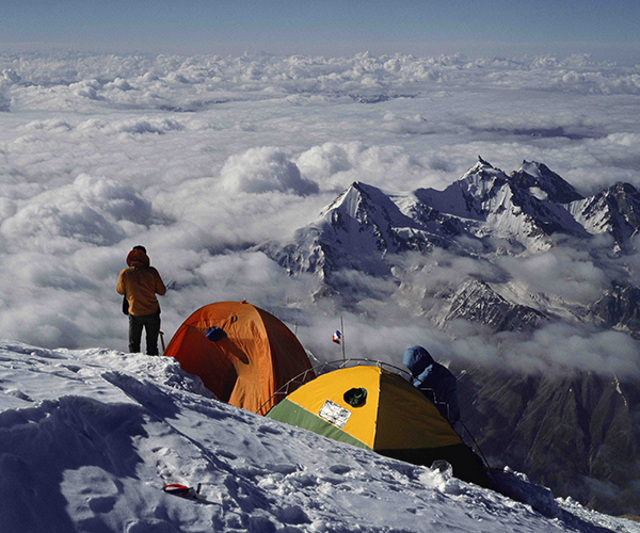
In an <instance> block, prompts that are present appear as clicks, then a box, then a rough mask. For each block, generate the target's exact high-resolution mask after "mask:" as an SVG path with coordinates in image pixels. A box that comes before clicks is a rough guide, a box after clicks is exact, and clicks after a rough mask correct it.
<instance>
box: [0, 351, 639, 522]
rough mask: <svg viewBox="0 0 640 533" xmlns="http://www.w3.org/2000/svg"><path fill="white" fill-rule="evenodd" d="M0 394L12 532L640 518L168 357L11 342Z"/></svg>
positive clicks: (2, 516) (4, 502)
mask: <svg viewBox="0 0 640 533" xmlns="http://www.w3.org/2000/svg"><path fill="white" fill-rule="evenodd" d="M0 393H1V394H0V472H2V475H1V476H0V530H1V531H3V532H21V533H30V532H44V531H46V532H47V533H58V532H60V533H62V532H65V533H66V532H74V531H79V532H86V533H103V532H126V533H152V532H153V533H170V532H204V531H252V532H274V531H283V532H287V533H292V532H297V531H300V532H302V531H305V532H306V531H309V532H354V531H356V532H357V531H368V532H382V531H388V532H392V531H393V532H413V531H456V532H461V531H474V532H479V531H492V532H493V531H519V532H523V533H524V532H536V533H540V532H543V533H544V532H555V531H588V532H597V531H607V530H610V531H619V532H637V531H640V525H639V524H636V523H634V522H631V521H628V520H625V519H621V518H611V517H607V516H605V515H600V514H597V513H593V512H590V511H588V510H586V509H584V508H583V507H581V506H579V505H578V504H576V503H575V502H572V501H565V500H558V501H557V502H555V501H554V500H552V499H549V501H546V502H545V501H543V502H538V505H537V506H538V508H542V509H543V510H544V511H545V515H547V516H544V515H543V514H540V513H539V512H536V511H534V510H533V508H532V507H531V506H530V505H526V504H522V503H518V502H515V501H513V500H511V499H509V498H507V497H504V496H502V495H500V494H498V493H495V492H492V491H489V490H486V489H481V488H479V487H476V486H473V485H469V484H466V483H463V482H461V481H459V480H457V479H455V478H451V476H450V475H449V473H448V472H447V471H444V472H440V471H437V470H431V469H428V468H423V467H417V466H413V465H408V464H405V463H402V462H399V461H395V460H391V459H387V458H384V457H381V456H379V455H376V454H373V453H370V452H367V451H365V450H361V449H357V448H353V447H351V446H348V445H346V444H340V443H337V442H334V441H330V440H327V439H325V438H323V437H320V436H318V435H315V434H312V433H309V432H306V431H303V430H300V429H298V428H294V427H290V426H287V425H282V424H280V423H278V422H275V421H272V420H268V419H265V418H262V417H259V416H257V415H254V414H252V413H249V412H246V411H242V410H239V409H236V408H234V407H230V406H228V405H225V404H222V403H220V402H218V401H216V400H215V399H213V398H211V395H207V394H206V391H205V390H204V389H203V387H202V385H201V383H200V381H199V380H198V379H197V378H194V377H192V376H190V375H188V374H185V373H184V372H183V371H182V370H181V369H180V368H179V366H178V364H177V363H176V362H175V361H174V360H172V359H168V358H163V357H147V356H144V355H132V354H123V353H120V352H113V351H107V350H103V349H90V350H83V351H69V350H45V349H40V348H36V347H32V346H28V345H25V344H21V343H17V342H11V341H0ZM167 483H183V484H186V485H189V486H195V485H197V484H198V483H202V495H203V498H204V499H203V500H201V501H194V500H186V499H182V498H179V497H176V496H173V495H169V494H166V493H164V492H163V491H162V486H163V485H164V484H167ZM532 488H534V489H535V487H532ZM534 492H536V491H535V490H534ZM537 494H538V495H539V494H540V491H539V490H538V491H537ZM542 494H545V492H544V491H543V492H542ZM540 504H541V505H540Z"/></svg>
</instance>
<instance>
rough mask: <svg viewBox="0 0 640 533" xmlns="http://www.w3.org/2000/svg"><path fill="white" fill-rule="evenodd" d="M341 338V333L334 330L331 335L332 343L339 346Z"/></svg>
mask: <svg viewBox="0 0 640 533" xmlns="http://www.w3.org/2000/svg"><path fill="white" fill-rule="evenodd" d="M341 338H342V333H340V332H339V331H338V330H336V332H335V333H334V334H333V342H335V343H336V344H340V339H341Z"/></svg>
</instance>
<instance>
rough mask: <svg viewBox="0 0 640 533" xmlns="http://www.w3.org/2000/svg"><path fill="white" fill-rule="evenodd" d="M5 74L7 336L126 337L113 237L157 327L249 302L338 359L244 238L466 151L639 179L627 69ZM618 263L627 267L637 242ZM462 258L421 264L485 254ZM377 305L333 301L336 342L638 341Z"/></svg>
mask: <svg viewBox="0 0 640 533" xmlns="http://www.w3.org/2000/svg"><path fill="white" fill-rule="evenodd" d="M0 73H1V74H0V184H1V185H0V187H1V188H0V337H5V338H9V339H15V340H20V341H23V342H27V343H32V344H36V345H40V346H45V347H69V348H85V347H91V346H102V347H106V348H110V349H125V348H126V342H127V341H126V337H127V325H126V318H125V317H124V316H123V315H122V314H121V312H120V301H119V299H120V298H119V296H118V295H117V294H116V292H115V282H116V279H117V275H118V273H119V271H120V270H121V269H122V268H123V267H124V266H125V263H124V258H125V257H126V254H127V252H128V250H129V249H130V248H131V247H132V246H133V245H136V244H144V245H145V246H146V247H147V249H148V251H149V254H150V256H151V260H152V264H153V265H154V266H156V267H157V268H158V269H159V271H160V273H161V274H162V276H163V278H164V279H165V282H166V283H167V284H168V285H169V288H170V290H169V291H168V293H167V295H166V296H164V297H162V298H161V305H162V309H163V312H162V317H163V329H164V331H165V332H166V337H167V338H166V340H167V341H168V339H169V338H170V337H171V335H172V334H173V332H174V331H175V329H177V327H178V326H179V325H180V323H181V322H182V321H183V320H184V319H185V318H186V317H187V316H188V315H189V314H190V313H191V312H192V311H194V310H195V309H197V308H198V307H200V306H202V305H206V304H208V303H211V302H215V301H222V300H228V299H229V300H242V299H247V300H249V301H251V302H252V303H255V304H256V305H259V306H261V307H264V308H266V309H269V310H272V311H274V312H275V313H276V314H277V315H278V316H280V317H281V318H283V319H284V320H285V321H287V323H289V325H290V326H291V327H292V329H295V330H296V331H297V332H298V335H299V337H300V339H301V341H302V342H303V344H304V345H305V346H307V347H308V348H310V349H312V350H313V351H314V352H315V353H317V354H318V355H319V356H320V357H324V358H331V357H332V356H334V355H335V356H341V355H340V354H339V352H337V351H336V349H337V348H336V347H335V345H332V344H331V343H330V337H331V333H332V332H333V331H334V330H335V329H336V328H337V327H338V325H339V312H338V311H334V312H332V313H329V314H327V312H326V310H320V309H318V308H317V307H316V306H314V305H313V304H312V303H311V300H310V295H309V287H310V286H311V285H312V283H311V280H308V279H305V277H304V276H303V277H296V278H292V277H289V276H287V274H286V272H285V271H284V270H283V269H281V268H280V267H279V266H278V265H276V264H275V263H274V262H272V261H271V260H269V259H268V258H267V257H266V256H264V255H263V254H262V253H258V252H255V251H252V247H253V246H254V245H256V244H259V243H262V242H264V241H266V240H272V239H275V240H282V239H286V238H287V237H290V236H291V235H292V233H293V232H294V231H295V230H296V229H298V228H300V227H302V226H305V225H307V224H309V223H311V222H313V221H314V220H315V219H316V217H317V216H318V213H319V212H320V211H321V209H322V208H323V207H324V206H326V205H327V204H329V203H330V202H331V201H332V200H333V199H334V198H335V197H336V195H337V194H339V192H340V191H341V190H342V189H343V188H344V187H346V186H348V185H349V184H350V183H351V182H353V181H354V180H361V181H363V182H366V183H369V184H371V185H375V186H378V187H382V188H384V189H387V190H393V191H399V192H407V191H410V190H413V189H415V188H418V187H435V188H439V189H440V188H443V187H445V186H446V185H448V184H449V183H451V182H453V181H455V180H456V179H458V178H459V177H460V176H461V175H462V174H463V173H464V171H465V170H466V169H467V168H468V167H469V166H471V165H472V164H473V163H474V162H475V160H476V157H477V155H478V154H480V155H482V156H483V157H484V158H485V159H487V160H489V161H490V162H491V163H492V164H493V165H494V166H496V167H499V168H502V169H503V170H505V171H507V172H509V171H511V170H513V169H516V168H518V167H519V165H520V162H521V161H522V160H523V159H527V160H534V161H539V162H542V163H545V164H546V165H548V166H549V167H550V168H551V169H552V170H554V171H555V172H557V173H559V174H560V175H561V176H562V177H564V178H565V179H566V180H567V181H569V182H570V183H571V184H572V185H574V186H575V187H576V188H577V189H578V190H579V191H580V192H582V193H583V194H591V193H593V192H595V191H598V190H600V189H601V188H602V187H606V186H609V185H612V184H613V183H615V182H617V181H627V182H629V183H632V184H633V185H634V186H636V187H638V186H640V115H638V113H637V110H638V104H639V103H640V65H639V66H636V67H622V66H618V65H616V64H614V63H597V62H594V61H592V60H591V59H590V58H589V57H588V56H570V57H566V58H559V57H553V56H545V57H520V58H487V59H473V60H471V59H467V58H465V57H463V56H447V57H438V58H429V57H413V56H408V55H395V56H381V57H374V56H372V55H370V54H368V53H362V54H358V55H355V56H351V57H334V58H325V57H308V56H291V57H279V56H273V55H268V54H258V55H244V56H237V57H220V56H197V57H180V56H168V55H143V54H139V55H122V56H117V55H107V54H104V55H95V54H85V53H74V52H67V53H58V54H37V53H31V54H17V53H11V52H4V53H0ZM563 254H564V255H563ZM455 261H461V260H458V259H455ZM510 261H511V262H510ZM625 261H626V262H625V264H624V265H621V266H620V268H624V269H626V270H627V271H629V270H631V271H632V272H636V274H634V276H635V278H636V279H637V267H638V265H639V264H640V261H638V258H637V256H632V257H629V258H627V259H626V260H625ZM456 265H457V268H456V269H448V271H445V270H443V271H440V272H436V273H433V272H432V274H433V275H434V276H436V275H439V276H445V277H447V279H449V280H451V279H452V277H455V276H456V275H457V274H456V272H459V271H462V272H466V271H473V270H474V269H482V268H486V267H485V266H483V265H480V264H460V263H459V262H458V263H456ZM500 267H501V269H502V270H501V272H502V273H504V272H508V273H510V275H511V276H513V277H514V279H519V278H522V282H523V283H526V284H528V285H529V286H533V287H535V286H538V285H540V284H542V285H544V286H545V287H546V288H547V289H548V290H549V288H550V287H551V289H550V290H552V292H555V293H558V294H559V295H562V294H567V293H569V294H571V295H577V296H576V297H577V298H581V299H583V300H587V299H589V298H591V297H592V295H593V294H595V293H596V292H597V290H600V289H601V288H602V286H603V285H606V284H607V283H608V282H609V280H610V279H611V278H612V274H611V273H610V272H604V271H602V267H601V266H598V265H597V264H596V263H595V262H594V261H593V259H592V258H590V257H589V256H588V255H587V256H585V257H576V256H575V254H572V255H567V253H565V252H562V251H556V252H549V253H548V254H544V255H541V256H540V257H534V258H528V259H527V260H526V261H521V262H514V261H512V260H509V259H505V260H504V261H503V263H502V264H501V265H500ZM576 267H578V268H576ZM459 269H461V270H459ZM541 272H544V275H541ZM430 279H432V280H433V279H436V278H430ZM425 283H427V281H425ZM381 290H382V291H384V290H389V287H382V288H381ZM371 306H372V313H371V314H365V315H345V316H346V318H347V322H346V325H345V330H346V331H345V341H346V342H347V346H348V347H349V351H350V354H351V355H354V356H355V355H358V356H365V355H366V356H370V357H381V358H389V359H394V358H395V359H397V358H398V357H399V356H400V354H401V353H402V351H403V350H404V348H405V347H406V346H409V345H411V344H416V343H418V342H421V343H424V344H428V345H430V347H431V348H432V349H434V350H435V352H436V354H437V355H439V356H442V357H449V358H452V357H454V358H455V357H465V356H466V357H471V356H472V355H474V356H477V359H478V360H487V361H490V360H491V359H492V357H494V356H495V354H496V352H497V344H496V343H500V345H501V346H504V345H505V343H506V345H507V346H512V345H513V350H511V349H510V350H508V351H509V352H510V353H513V354H514V355H513V357H514V358H515V357H516V355H518V354H522V355H523V357H526V359H527V360H530V361H539V360H540V358H541V357H542V356H543V355H544V357H543V363H540V364H541V365H542V366H544V365H546V364H547V363H548V361H554V360H560V359H561V360H562V361H563V363H562V364H563V365H569V366H571V365H577V366H580V367H582V366H585V365H586V366H596V367H599V366H602V365H604V366H605V367H607V370H609V369H610V368H609V367H612V368H613V369H614V370H618V371H621V370H624V371H626V370H628V369H629V359H634V354H635V353H637V344H636V343H635V342H634V341H632V340H631V339H630V338H629V337H628V336H626V335H625V334H623V333H616V332H598V331H594V332H590V333H588V334H587V335H586V336H585V334H584V332H580V331H568V330H567V329H563V330H561V331H554V330H553V329H546V330H544V331H543V332H540V333H539V334H538V336H537V337H532V338H527V339H525V340H522V339H519V340H517V341H516V340H514V339H507V340H506V341H505V340H504V339H500V340H498V341H496V340H495V339H490V338H489V339H487V338H485V337H482V338H480V337H479V336H477V333H476V332H474V331H469V332H468V338H466V339H465V338H464V337H461V336H460V335H457V336H456V339H455V340H454V341H451V339H450V337H447V336H445V335H444V334H443V333H442V332H438V331H435V330H433V329H432V328H431V327H429V326H427V324H426V322H425V321H424V319H420V318H416V317H415V316H413V315H411V314H410V313H409V312H407V311H406V309H404V308H403V307H402V306H401V305H400V304H397V305H396V303H394V301H393V300H392V299H391V300H389V302H387V303H386V304H385V306H381V304H380V302H372V303H371ZM364 307H365V308H366V302H365V306H364ZM374 308H375V309H374ZM381 309H382V310H381ZM372 317H373V318H372ZM603 335H605V336H606V335H608V337H606V338H605V337H603ZM376 339H377V340H376ZM554 339H555V340H554ZM579 339H583V341H579ZM558 341H561V342H558ZM510 343H512V344H510ZM585 350H586V352H585ZM585 353H586V356H583V354H585ZM629 354H631V355H629ZM531 366H532V367H535V366H536V364H532V365H531ZM631 367H632V368H633V369H635V368H636V365H635V363H633V364H631Z"/></svg>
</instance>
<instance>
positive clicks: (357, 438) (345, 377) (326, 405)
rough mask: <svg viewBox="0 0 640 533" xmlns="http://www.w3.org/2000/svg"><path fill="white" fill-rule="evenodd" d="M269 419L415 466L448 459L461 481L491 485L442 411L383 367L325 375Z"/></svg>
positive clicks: (296, 393) (279, 406)
mask: <svg viewBox="0 0 640 533" xmlns="http://www.w3.org/2000/svg"><path fill="white" fill-rule="evenodd" d="M267 416H268V417H269V418H273V419H274V420H279V421H281V422H286V423H288V424H291V425H294V426H298V427H301V428H304V429H308V430H310V431H313V432H315V433H318V434H320V435H324V436H325V437H329V438H332V439H335V440H338V441H342V442H347V443H349V444H352V445H354V446H358V447H360V448H365V449H369V450H373V451H375V452H377V453H380V454H381V455H386V456H388V457H393V458H396V459H400V460H403V461H406V462H409V463H413V464H419V465H425V466H430V465H431V464H432V463H433V462H434V461H435V460H437V459H444V460H446V461H448V462H449V463H450V464H451V465H452V467H453V473H454V475H455V476H456V477H458V478H460V479H463V480H465V481H471V482H474V483H478V484H480V485H484V486H488V484H489V482H488V479H487V475H486V472H485V469H484V467H483V465H482V463H481V462H480V461H479V460H478V459H477V458H476V456H475V455H474V454H473V452H471V450H470V449H469V448H468V447H467V446H466V444H464V442H463V441H462V439H461V438H460V436H459V435H458V434H457V433H456V432H455V431H454V429H453V428H452V427H451V425H450V424H449V422H447V420H446V419H445V418H444V417H442V415H441V414H440V413H439V412H438V409H437V408H436V407H435V406H434V405H433V404H432V403H431V402H430V401H429V400H428V399H427V398H426V397H425V396H423V394H422V393H421V392H420V391H419V390H418V389H416V388H415V387H414V386H413V385H411V384H410V383H408V382H406V381H405V380H404V379H402V377H401V376H399V375H397V374H394V373H392V372H389V371H387V370H384V369H383V368H381V367H379V366H355V367H350V368H341V369H339V370H334V371H332V372H328V373H326V374H322V375H320V376H318V377H316V378H315V379H313V380H312V381H309V382H308V383H306V384H304V385H302V386H301V387H300V388H298V389H297V390H295V391H294V392H292V393H291V394H289V395H288V396H287V397H286V398H285V399H283V400H282V401H281V402H280V403H278V404H277V405H276V406H275V407H273V408H272V409H271V410H270V411H269V412H268V413H267Z"/></svg>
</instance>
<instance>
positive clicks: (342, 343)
mask: <svg viewBox="0 0 640 533" xmlns="http://www.w3.org/2000/svg"><path fill="white" fill-rule="evenodd" d="M340 331H341V332H342V339H341V340H342V342H341V343H340V345H341V346H342V362H343V363H344V362H345V361H346V358H345V355H344V321H343V320H342V315H340Z"/></svg>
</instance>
